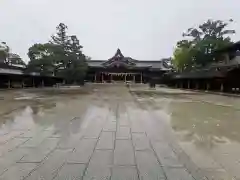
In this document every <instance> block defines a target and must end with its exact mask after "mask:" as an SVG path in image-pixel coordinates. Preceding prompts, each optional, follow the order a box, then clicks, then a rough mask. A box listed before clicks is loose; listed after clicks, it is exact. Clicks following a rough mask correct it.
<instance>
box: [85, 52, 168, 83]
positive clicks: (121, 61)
mask: <svg viewBox="0 0 240 180" xmlns="http://www.w3.org/2000/svg"><path fill="white" fill-rule="evenodd" d="M87 63H88V72H87V76H86V80H87V81H89V82H97V83H114V82H118V81H122V82H127V81H131V82H134V83H147V82H149V81H152V80H154V81H156V82H160V81H161V77H162V75H163V74H164V73H166V72H168V71H169V70H170V67H169V66H168V64H167V63H166V61H165V60H159V61H140V60H135V59H132V58H131V57H125V56H124V55H123V54H122V52H121V50H120V49H118V50H117V52H116V53H115V55H114V56H113V57H112V58H110V59H108V60H88V61H87Z"/></svg>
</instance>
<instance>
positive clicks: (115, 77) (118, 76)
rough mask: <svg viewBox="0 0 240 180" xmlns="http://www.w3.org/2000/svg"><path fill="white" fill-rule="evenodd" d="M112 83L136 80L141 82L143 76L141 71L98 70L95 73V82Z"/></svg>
mask: <svg viewBox="0 0 240 180" xmlns="http://www.w3.org/2000/svg"><path fill="white" fill-rule="evenodd" d="M99 81H100V82H102V83H114V82H119V81H121V82H127V81H131V82H134V83H135V82H138V83H142V81H143V77H142V74H141V73H112V72H100V73H97V74H95V82H99Z"/></svg>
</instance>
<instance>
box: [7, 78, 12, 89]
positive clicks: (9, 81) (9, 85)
mask: <svg viewBox="0 0 240 180" xmlns="http://www.w3.org/2000/svg"><path fill="white" fill-rule="evenodd" d="M8 88H9V89H10V88H11V80H10V79H9V80H8Z"/></svg>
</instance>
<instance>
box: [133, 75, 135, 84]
mask: <svg viewBox="0 0 240 180" xmlns="http://www.w3.org/2000/svg"><path fill="white" fill-rule="evenodd" d="M133 82H134V83H135V75H133Z"/></svg>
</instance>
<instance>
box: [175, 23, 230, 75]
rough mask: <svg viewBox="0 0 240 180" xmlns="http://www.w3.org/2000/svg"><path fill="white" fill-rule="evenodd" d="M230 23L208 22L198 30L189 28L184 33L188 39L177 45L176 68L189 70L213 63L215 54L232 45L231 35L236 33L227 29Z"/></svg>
mask: <svg viewBox="0 0 240 180" xmlns="http://www.w3.org/2000/svg"><path fill="white" fill-rule="evenodd" d="M229 22H232V20H230V21H229ZM229 22H223V21H221V20H216V21H214V20H207V21H206V22H204V23H203V24H201V25H199V26H198V27H197V28H189V29H188V30H187V32H185V33H183V37H187V39H184V40H181V41H179V42H178V43H177V47H176V49H175V52H174V58H173V64H174V65H175V68H176V69H177V70H187V69H191V68H194V67H202V66H205V65H206V64H208V63H211V62H213V61H214V60H215V57H214V54H213V52H214V51H215V50H216V49H219V48H222V47H225V46H228V45H230V44H231V43H232V42H231V39H230V37H229V35H231V34H234V33H235V31H234V30H228V29H226V28H227V26H228V25H229Z"/></svg>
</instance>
